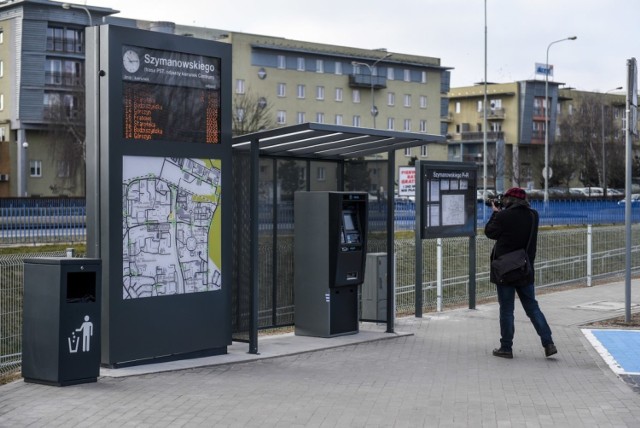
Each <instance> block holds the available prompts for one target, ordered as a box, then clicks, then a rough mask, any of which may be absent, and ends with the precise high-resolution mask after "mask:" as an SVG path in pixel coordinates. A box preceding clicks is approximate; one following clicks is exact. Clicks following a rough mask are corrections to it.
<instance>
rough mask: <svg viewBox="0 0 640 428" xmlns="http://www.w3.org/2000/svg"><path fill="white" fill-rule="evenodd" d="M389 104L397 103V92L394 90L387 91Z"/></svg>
mask: <svg viewBox="0 0 640 428" xmlns="http://www.w3.org/2000/svg"><path fill="white" fill-rule="evenodd" d="M387 105H389V106H394V105H396V94H395V93H394V92H389V93H387Z"/></svg>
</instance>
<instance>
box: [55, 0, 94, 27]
mask: <svg viewBox="0 0 640 428" xmlns="http://www.w3.org/2000/svg"><path fill="white" fill-rule="evenodd" d="M62 8H63V9H66V10H69V9H82V10H84V11H85V12H87V16H88V17H89V27H93V19H91V12H89V9H87V8H86V7H85V6H82V5H79V4H71V3H62Z"/></svg>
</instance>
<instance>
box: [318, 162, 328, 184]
mask: <svg viewBox="0 0 640 428" xmlns="http://www.w3.org/2000/svg"><path fill="white" fill-rule="evenodd" d="M326 179H327V171H326V170H325V169H324V167H323V166H319V167H318V168H317V169H316V180H318V181H325V180H326Z"/></svg>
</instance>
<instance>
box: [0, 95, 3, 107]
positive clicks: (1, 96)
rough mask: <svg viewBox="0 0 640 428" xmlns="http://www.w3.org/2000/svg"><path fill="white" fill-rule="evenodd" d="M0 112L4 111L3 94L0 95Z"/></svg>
mask: <svg viewBox="0 0 640 428" xmlns="http://www.w3.org/2000/svg"><path fill="white" fill-rule="evenodd" d="M0 111H4V94H0Z"/></svg>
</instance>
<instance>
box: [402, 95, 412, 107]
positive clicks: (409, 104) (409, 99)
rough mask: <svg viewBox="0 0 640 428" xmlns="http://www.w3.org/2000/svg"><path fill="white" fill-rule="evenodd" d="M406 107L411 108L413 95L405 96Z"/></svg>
mask: <svg viewBox="0 0 640 428" xmlns="http://www.w3.org/2000/svg"><path fill="white" fill-rule="evenodd" d="M404 106H405V107H411V94H404Z"/></svg>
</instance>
